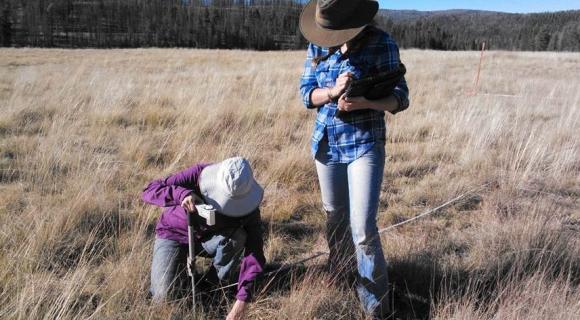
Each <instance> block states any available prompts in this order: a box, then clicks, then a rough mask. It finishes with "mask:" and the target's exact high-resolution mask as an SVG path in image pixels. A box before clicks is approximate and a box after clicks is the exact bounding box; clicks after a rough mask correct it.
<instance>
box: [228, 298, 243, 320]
mask: <svg viewBox="0 0 580 320" xmlns="http://www.w3.org/2000/svg"><path fill="white" fill-rule="evenodd" d="M246 307H247V303H246V302H245V301H242V300H237V301H236V303H234V306H233V307H232V310H230V313H229V314H228V317H227V318H226V320H242V319H245V318H246Z"/></svg>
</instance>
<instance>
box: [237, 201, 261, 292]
mask: <svg viewBox="0 0 580 320" xmlns="http://www.w3.org/2000/svg"><path fill="white" fill-rule="evenodd" d="M244 229H245V230H246V233H247V237H246V246H245V247H246V248H245V251H244V257H243V259H242V262H241V265H240V277H239V281H238V294H237V295H236V299H238V300H242V301H250V300H251V299H252V293H251V292H252V289H253V285H254V280H256V278H257V277H258V276H259V275H260V274H261V273H262V272H263V271H264V265H265V264H266V258H265V257H264V240H263V232H262V224H261V219H260V211H259V210H257V211H256V212H255V213H253V214H252V215H251V216H249V217H248V221H246V222H245V223H244Z"/></svg>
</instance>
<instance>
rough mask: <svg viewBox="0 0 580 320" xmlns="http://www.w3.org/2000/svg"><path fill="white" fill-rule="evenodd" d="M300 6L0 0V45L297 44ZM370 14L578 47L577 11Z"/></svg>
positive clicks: (404, 41)
mask: <svg viewBox="0 0 580 320" xmlns="http://www.w3.org/2000/svg"><path fill="white" fill-rule="evenodd" d="M301 10H302V3H301V2H300V1H293V0H0V45H1V46H6V47H8V46H14V47H21V46H33V47H66V48H85V47H96V48H113V47H123V48H127V47H196V48H240V49H255V50H279V49H303V48H304V46H305V45H306V41H305V40H304V39H303V38H302V36H301V35H300V32H299V29H298V20H299V16H300V12H301ZM376 20H377V21H376V22H377V24H378V25H379V26H380V27H382V28H383V29H385V30H386V31H388V32H389V33H391V34H392V35H393V36H394V38H395V39H397V41H398V42H399V45H400V46H401V47H403V48H424V49H438V50H474V49H478V48H479V45H480V43H481V42H482V41H487V43H488V45H489V46H490V47H491V48H492V49H506V50H554V51H560V50H567V51H580V11H568V12H559V13H545V14H529V15H520V14H502V13H490V12H463V13H461V12H459V13H457V12H455V13H449V14H432V15H421V16H419V17H417V18H413V19H396V18H393V17H392V16H391V15H390V14H389V13H388V12H384V11H383V12H381V14H380V15H379V16H378V17H377V19H376Z"/></svg>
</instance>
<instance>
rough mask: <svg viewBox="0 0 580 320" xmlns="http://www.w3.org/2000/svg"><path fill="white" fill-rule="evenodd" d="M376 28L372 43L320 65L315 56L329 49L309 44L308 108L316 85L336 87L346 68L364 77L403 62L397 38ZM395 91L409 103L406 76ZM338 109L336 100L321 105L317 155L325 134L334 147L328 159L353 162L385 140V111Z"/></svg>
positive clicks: (304, 81) (304, 84) (314, 144)
mask: <svg viewBox="0 0 580 320" xmlns="http://www.w3.org/2000/svg"><path fill="white" fill-rule="evenodd" d="M372 32H373V35H372V36H371V37H370V39H369V41H368V43H367V44H366V45H365V46H364V47H363V48H361V49H360V50H358V51H357V52H353V53H350V54H349V55H348V57H343V56H342V54H341V53H340V51H337V52H335V53H334V54H333V55H332V56H330V57H329V58H328V59H327V60H325V61H321V62H320V63H318V65H317V66H314V65H313V64H312V59H313V58H315V57H320V56H326V55H327V54H328V49H327V48H321V47H318V46H316V45H313V44H310V45H309V46H308V53H307V57H306V61H305V63H304V72H303V74H302V77H301V79H300V93H301V95H302V99H303V102H304V105H305V106H306V107H307V108H310V109H312V108H314V106H313V105H312V102H311V93H312V91H314V89H316V88H328V87H334V85H335V81H336V79H337V78H338V76H339V75H340V74H342V73H344V72H352V73H353V75H354V77H355V78H356V79H360V78H362V77H365V76H367V75H372V74H375V73H378V72H381V71H389V70H394V69H396V68H397V67H398V66H399V62H400V58H399V47H398V46H397V44H396V43H395V41H394V40H393V39H392V38H391V37H390V36H389V35H388V34H387V33H385V32H383V31H382V30H379V29H376V28H373V29H372ZM393 95H394V96H395V98H397V100H399V103H400V105H401V107H403V108H406V107H408V106H409V89H408V87H407V82H406V81H405V79H404V78H403V79H402V80H401V82H400V83H399V84H398V86H397V87H396V88H395V90H394V92H393ZM336 112H337V103H336V102H330V103H328V104H326V105H324V106H322V107H320V108H318V115H317V117H316V124H315V127H314V133H313V134H312V141H311V151H312V155H313V156H316V153H317V151H318V145H319V143H320V141H322V140H323V139H324V138H326V139H328V145H329V147H330V148H329V153H328V160H329V161H330V162H337V163H350V162H352V161H354V160H356V159H358V158H359V157H360V156H362V155H363V154H365V153H366V152H367V151H369V150H370V149H371V148H372V147H373V146H374V144H375V142H376V141H378V140H385V138H386V124H385V113H384V112H383V111H376V110H371V109H367V110H359V111H355V112H350V113H346V114H345V115H343V116H341V117H336V116H335V115H336Z"/></svg>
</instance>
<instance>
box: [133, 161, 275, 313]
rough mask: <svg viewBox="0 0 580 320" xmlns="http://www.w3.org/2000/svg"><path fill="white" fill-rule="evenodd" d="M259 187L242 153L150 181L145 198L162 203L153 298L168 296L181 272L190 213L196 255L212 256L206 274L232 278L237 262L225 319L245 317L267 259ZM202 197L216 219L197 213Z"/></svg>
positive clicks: (144, 194)
mask: <svg viewBox="0 0 580 320" xmlns="http://www.w3.org/2000/svg"><path fill="white" fill-rule="evenodd" d="M263 193H264V191H263V189H262V187H260V185H259V184H258V183H257V182H256V180H255V179H254V176H253V173H252V169H251V167H250V164H249V163H248V161H247V160H245V159H243V158H240V157H236V158H231V159H227V160H224V161H222V162H219V163H215V164H203V163H199V164H196V165H194V166H192V167H191V168H189V169H186V170H184V171H181V172H178V173H176V174H174V175H171V176H169V177H168V178H166V179H163V180H155V181H152V182H151V183H149V185H148V186H147V187H146V188H145V190H144V191H143V200H144V201H145V202H147V203H149V204H153V205H157V206H160V207H164V208H165V210H164V212H163V214H162V215H161V217H160V218H159V221H158V223H157V226H156V228H155V233H156V237H155V245H154V249H153V262H152V265H151V289H150V291H151V294H152V299H153V301H155V302H163V301H166V300H167V299H168V297H169V296H170V295H171V292H172V291H174V290H175V289H176V288H175V287H176V283H179V280H178V279H179V278H180V275H183V274H184V273H185V266H186V263H185V260H186V257H187V249H188V247H187V245H188V235H187V226H188V223H187V220H188V219H187V214H188V213H189V214H192V215H194V216H193V217H194V230H195V232H194V233H195V235H194V236H195V252H196V255H199V256H206V257H210V258H212V266H211V268H210V270H209V272H208V277H214V278H216V279H219V280H231V279H229V278H230V276H231V274H232V273H233V272H234V271H235V269H236V268H237V266H238V263H239V266H240V275H239V279H238V291H237V295H236V299H237V300H236V303H235V304H234V306H233V308H232V310H231V311H230V313H229V315H228V317H227V319H228V320H229V319H242V318H244V316H245V311H246V307H247V303H248V302H249V301H250V299H251V290H252V285H253V282H254V279H256V277H257V276H258V275H259V274H260V273H262V271H263V267H264V263H265V258H264V253H263V239H262V229H261V220H260V211H259V205H260V203H261V201H262V197H263ZM200 201H201V202H203V203H205V204H208V205H211V206H213V208H214V209H215V210H216V215H215V224H214V225H208V224H207V221H206V220H205V219H204V218H202V217H200V216H199V215H198V214H197V212H196V208H195V204H196V203H197V202H200Z"/></svg>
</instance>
